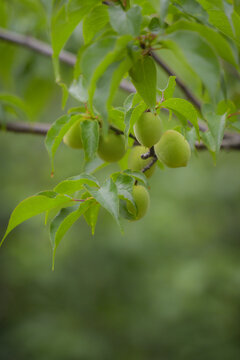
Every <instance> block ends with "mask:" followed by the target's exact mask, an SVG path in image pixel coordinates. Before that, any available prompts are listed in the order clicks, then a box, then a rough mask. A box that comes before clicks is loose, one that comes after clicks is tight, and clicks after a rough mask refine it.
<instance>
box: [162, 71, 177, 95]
mask: <svg viewBox="0 0 240 360" xmlns="http://www.w3.org/2000/svg"><path fill="white" fill-rule="evenodd" d="M175 88H176V76H170V77H169V78H168V83H167V86H166V88H165V89H164V90H163V91H164V100H168V99H170V98H172V97H173V94H174V91H175Z"/></svg>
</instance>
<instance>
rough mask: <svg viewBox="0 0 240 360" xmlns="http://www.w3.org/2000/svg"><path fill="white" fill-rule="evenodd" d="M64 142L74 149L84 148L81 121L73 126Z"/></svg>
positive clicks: (65, 136)
mask: <svg viewBox="0 0 240 360" xmlns="http://www.w3.org/2000/svg"><path fill="white" fill-rule="evenodd" d="M63 142H64V143H65V144H66V145H67V146H69V147H71V148H73V149H82V148H83V144H82V138H81V126H80V121H77V122H76V123H75V124H73V126H72V127H71V128H70V129H69V130H68V131H67V133H66V134H65V135H64V137H63Z"/></svg>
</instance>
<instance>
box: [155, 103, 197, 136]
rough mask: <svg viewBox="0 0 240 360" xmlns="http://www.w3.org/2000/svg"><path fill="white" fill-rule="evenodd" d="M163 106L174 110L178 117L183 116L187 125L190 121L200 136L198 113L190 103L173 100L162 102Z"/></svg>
mask: <svg viewBox="0 0 240 360" xmlns="http://www.w3.org/2000/svg"><path fill="white" fill-rule="evenodd" d="M161 106H162V107H164V108H167V109H169V110H172V111H173V112H174V113H175V114H176V115H177V116H178V115H180V117H181V116H182V117H183V118H184V119H185V123H186V124H187V121H190V123H191V124H192V125H193V126H194V128H195V130H196V132H197V134H198V136H199V127H198V116H197V111H196V110H195V108H194V106H193V105H192V104H191V103H190V102H189V101H187V100H184V99H178V98H171V99H168V100H165V101H164V102H162V104H161Z"/></svg>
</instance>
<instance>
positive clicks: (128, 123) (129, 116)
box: [124, 101, 147, 143]
mask: <svg viewBox="0 0 240 360" xmlns="http://www.w3.org/2000/svg"><path fill="white" fill-rule="evenodd" d="M146 109H147V105H146V104H145V103H144V102H143V101H141V102H140V104H138V105H136V106H135V107H134V108H131V109H130V110H128V111H127V112H126V114H125V117H124V123H125V130H124V135H125V141H126V143H127V141H128V135H129V133H130V131H132V129H133V125H134V124H135V122H136V121H137V120H138V119H139V117H140V116H141V115H142V113H143V112H144V111H145V110H146Z"/></svg>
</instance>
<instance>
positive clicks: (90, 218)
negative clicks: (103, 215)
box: [84, 203, 100, 235]
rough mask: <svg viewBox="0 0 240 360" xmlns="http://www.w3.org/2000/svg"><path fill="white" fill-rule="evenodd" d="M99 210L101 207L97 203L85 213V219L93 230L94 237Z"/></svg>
mask: <svg viewBox="0 0 240 360" xmlns="http://www.w3.org/2000/svg"><path fill="white" fill-rule="evenodd" d="M99 209H100V205H99V204H96V203H95V204H93V205H92V206H90V207H89V208H88V209H87V211H85V213H84V218H85V220H86V222H87V224H88V225H89V226H90V227H91V229H92V235H94V233H95V228H96V224H97V219H98V213H99Z"/></svg>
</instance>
